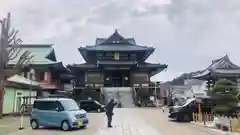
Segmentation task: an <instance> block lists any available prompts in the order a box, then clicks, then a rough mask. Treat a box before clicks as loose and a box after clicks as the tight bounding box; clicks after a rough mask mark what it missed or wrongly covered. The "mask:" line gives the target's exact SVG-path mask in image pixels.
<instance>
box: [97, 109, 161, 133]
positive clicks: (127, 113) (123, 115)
mask: <svg viewBox="0 0 240 135" xmlns="http://www.w3.org/2000/svg"><path fill="white" fill-rule="evenodd" d="M114 112H115V114H114V116H113V122H112V125H113V128H107V127H106V122H107V118H105V119H104V121H105V122H104V123H105V124H104V125H103V126H102V127H101V128H100V129H99V130H98V132H97V133H96V135H160V133H158V131H157V130H155V129H154V128H153V127H151V126H150V125H149V124H148V123H146V122H145V121H144V120H143V119H141V118H140V117H139V116H138V114H136V109H129V108H128V109H127V108H121V109H115V110H114Z"/></svg>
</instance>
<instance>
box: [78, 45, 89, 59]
mask: <svg viewBox="0 0 240 135" xmlns="http://www.w3.org/2000/svg"><path fill="white" fill-rule="evenodd" d="M78 51H79V52H80V53H81V55H82V57H83V59H84V60H85V61H88V59H87V53H86V52H87V51H86V48H84V47H80V48H78Z"/></svg>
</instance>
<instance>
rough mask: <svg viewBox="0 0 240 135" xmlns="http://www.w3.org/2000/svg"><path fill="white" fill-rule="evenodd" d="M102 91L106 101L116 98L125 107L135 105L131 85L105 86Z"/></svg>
mask: <svg viewBox="0 0 240 135" xmlns="http://www.w3.org/2000/svg"><path fill="white" fill-rule="evenodd" d="M102 92H103V95H104V98H105V99H104V102H105V103H107V102H108V99H110V98H115V99H119V100H120V101H121V103H122V107H123V108H133V107H135V105H134V102H133V95H132V94H133V93H132V92H133V91H132V88H131V87H103V88H102Z"/></svg>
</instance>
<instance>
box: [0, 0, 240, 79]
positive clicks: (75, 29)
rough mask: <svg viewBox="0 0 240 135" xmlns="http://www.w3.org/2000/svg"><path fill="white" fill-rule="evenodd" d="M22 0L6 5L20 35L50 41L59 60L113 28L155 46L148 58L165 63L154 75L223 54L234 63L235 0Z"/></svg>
mask: <svg viewBox="0 0 240 135" xmlns="http://www.w3.org/2000/svg"><path fill="white" fill-rule="evenodd" d="M12 1H13V0H12ZM23 1H24V2H21V3H19V5H18V6H16V5H17V4H16V5H15V8H14V6H13V5H11V6H10V7H11V8H8V9H9V11H12V18H13V25H14V27H17V28H19V29H20V34H21V35H22V39H23V40H24V41H25V42H32V43H34V42H35V43H36V42H37V43H54V44H55V48H56V53H57V57H58V59H60V60H63V61H64V62H65V63H80V62H82V61H83V60H82V58H81V56H80V54H79V52H78V51H77V48H78V47H80V46H84V45H91V44H93V43H94V40H95V38H96V37H107V36H109V35H110V34H111V33H112V32H113V31H114V29H115V28H119V31H120V33H121V34H122V35H123V36H126V37H135V38H136V41H137V43H138V44H140V45H150V46H154V47H155V48H156V51H155V53H154V54H153V55H152V56H151V57H150V58H149V59H148V60H149V61H150V62H159V63H166V64H169V69H168V71H167V72H163V73H160V74H159V75H157V76H155V77H154V78H155V79H159V80H160V79H161V80H169V79H171V78H173V77H175V76H177V75H179V74H180V73H182V72H189V71H194V70H197V69H202V68H204V67H207V65H208V64H210V62H211V60H212V59H216V58H218V57H221V56H222V55H225V54H226V53H227V54H228V55H229V56H230V58H231V59H233V61H234V62H235V63H236V64H239V65H240V61H238V58H239V51H238V50H240V46H239V42H240V37H239V35H240V23H239V22H240V15H239V14H240V12H239V10H240V1H239V0H172V3H168V5H161V4H155V3H154V2H153V0H151V1H145V0H121V1H119V0H106V1H104V2H103V1H99V0H91V1H83V0H72V1H71V2H70V1H66V0H51V1H49V0H41V1H38V0H23ZM157 1H160V0H157ZM155 2H156V1H155ZM1 9H5V8H1V5H0V10H1ZM3 12H6V11H0V13H3ZM66 50H68V51H67V52H66Z"/></svg>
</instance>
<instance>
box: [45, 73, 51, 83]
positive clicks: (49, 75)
mask: <svg viewBox="0 0 240 135" xmlns="http://www.w3.org/2000/svg"><path fill="white" fill-rule="evenodd" d="M44 80H45V81H46V82H47V83H48V84H51V83H52V76H51V72H45V74H44Z"/></svg>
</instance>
